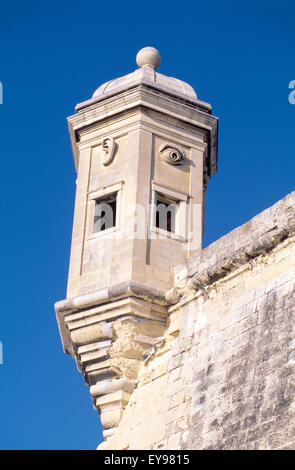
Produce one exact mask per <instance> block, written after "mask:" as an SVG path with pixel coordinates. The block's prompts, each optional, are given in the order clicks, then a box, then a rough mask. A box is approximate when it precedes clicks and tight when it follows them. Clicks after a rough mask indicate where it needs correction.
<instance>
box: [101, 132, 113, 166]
mask: <svg viewBox="0 0 295 470" xmlns="http://www.w3.org/2000/svg"><path fill="white" fill-rule="evenodd" d="M115 148H116V143H115V141H114V139H113V137H106V138H105V139H104V140H103V141H102V164H103V165H104V166H107V165H109V164H110V163H111V161H112V160H113V158H114V154H115Z"/></svg>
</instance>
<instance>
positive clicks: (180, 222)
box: [55, 47, 217, 439]
mask: <svg viewBox="0 0 295 470" xmlns="http://www.w3.org/2000/svg"><path fill="white" fill-rule="evenodd" d="M136 59H137V64H138V66H139V68H138V69H136V70H135V71H134V72H132V73H130V74H128V75H125V76H124V77H120V78H117V79H115V80H111V81H109V82H107V83H105V84H103V85H101V86H100V87H99V88H98V89H97V90H96V91H95V92H94V94H93V96H92V98H91V99H89V100H87V101H84V102H83V103H80V104H78V105H77V106H76V114H75V115H73V116H71V117H69V118H68V124H69V130H70V136H71V142H72V148H73V154H74V160H75V165H76V170H77V173H78V178H77V191H76V202H75V214H74V224H73V237H72V246H71V259H70V268H69V276H68V290H67V298H66V299H65V300H62V301H60V302H57V303H56V305H55V308H56V314H57V320H58V324H59V329H60V335H61V339H62V343H63V348H64V351H65V352H66V353H69V354H71V355H72V356H73V357H74V358H75V361H76V363H77V366H78V368H79V370H80V371H81V372H82V373H83V376H84V378H85V381H86V383H87V384H88V385H89V386H90V393H91V396H92V399H93V403H94V406H95V407H96V408H97V410H98V412H99V414H100V417H101V421H102V425H103V428H104V437H105V439H109V438H110V436H112V435H113V433H114V431H115V429H116V426H117V425H118V423H119V422H120V420H121V418H122V415H123V412H124V409H125V408H126V406H127V404H128V402H129V399H130V395H131V394H132V392H133V390H134V388H135V387H136V386H137V384H138V374H139V370H140V368H146V367H148V364H149V359H150V357H152V355H153V354H154V352H155V351H156V349H157V348H159V347H160V346H163V340H162V338H163V332H164V331H165V330H167V328H169V319H168V306H169V304H170V303H171V298H170V297H171V296H169V292H168V291H170V290H171V289H172V288H173V269H174V267H175V266H176V265H179V264H182V263H184V262H185V261H186V260H187V259H188V257H189V256H191V254H193V253H194V252H196V251H198V250H199V249H201V247H202V233H203V222H204V220H203V219H204V200H205V194H206V188H207V184H208V181H209V179H210V177H211V175H212V174H214V173H215V172H216V161H217V155H216V152H217V118H216V117H214V116H212V114H211V106H210V105H209V104H207V103H204V102H202V101H200V100H199V99H198V98H197V96H196V93H195V92H194V90H193V89H192V88H191V87H190V86H189V85H188V84H187V83H184V82H182V81H181V80H178V79H176V78H170V77H167V76H165V75H162V74H159V73H158V72H156V69H157V67H158V66H159V65H160V62H161V57H160V54H159V52H158V51H157V50H156V49H154V48H152V47H146V48H144V49H142V50H141V51H139V53H138V54H137V58H136ZM171 338H172V339H173V332H172V333H171ZM167 347H168V346H167Z"/></svg>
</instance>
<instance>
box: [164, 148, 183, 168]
mask: <svg viewBox="0 0 295 470" xmlns="http://www.w3.org/2000/svg"><path fill="white" fill-rule="evenodd" d="M160 154H161V157H162V158H163V159H164V160H165V161H166V162H167V163H170V164H171V165H182V164H183V163H184V160H185V151H184V150H183V149H182V148H180V147H177V146H176V145H174V144H168V143H167V144H164V145H162V147H161V148H160Z"/></svg>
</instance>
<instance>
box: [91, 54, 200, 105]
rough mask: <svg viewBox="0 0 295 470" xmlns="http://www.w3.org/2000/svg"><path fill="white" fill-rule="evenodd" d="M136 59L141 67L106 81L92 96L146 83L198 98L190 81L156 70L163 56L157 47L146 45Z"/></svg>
mask: <svg viewBox="0 0 295 470" xmlns="http://www.w3.org/2000/svg"><path fill="white" fill-rule="evenodd" d="M136 61H137V64H138V66H139V67H140V68H139V69H137V70H135V71H134V72H132V73H129V74H128V75H124V76H123V77H119V78H115V79H114V80H110V81H109V82H106V83H104V84H103V85H101V86H100V87H98V88H97V90H95V92H94V93H93V95H92V98H101V99H103V98H104V97H107V96H110V95H113V94H116V93H119V92H121V91H124V90H127V89H129V88H133V87H134V86H138V85H142V84H144V85H146V86H150V87H152V88H156V89H159V90H163V91H166V93H170V94H173V95H177V96H180V97H183V98H186V99H189V100H193V101H196V100H197V99H198V98H197V95H196V93H195V91H194V89H193V88H192V87H191V86H190V85H188V83H185V82H183V81H182V80H178V79H177V78H172V77H167V76H166V75H162V74H161V73H158V72H156V71H155V69H156V68H157V67H158V66H159V65H160V62H161V56H160V54H159V52H158V51H157V49H154V48H153V47H144V48H143V49H141V50H140V51H139V52H138V54H137V56H136Z"/></svg>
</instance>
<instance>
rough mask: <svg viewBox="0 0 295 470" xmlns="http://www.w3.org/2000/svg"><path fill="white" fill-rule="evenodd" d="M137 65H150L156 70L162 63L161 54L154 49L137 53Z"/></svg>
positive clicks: (146, 48)
mask: <svg viewBox="0 0 295 470" xmlns="http://www.w3.org/2000/svg"><path fill="white" fill-rule="evenodd" d="M136 63H137V65H138V66H139V67H143V66H144V65H149V66H150V67H152V68H153V69H154V70H156V68H158V67H159V65H160V63H161V56H160V53H159V51H157V49H155V48H154V47H144V48H143V49H141V50H140V51H139V52H138V53H137V56H136Z"/></svg>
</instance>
